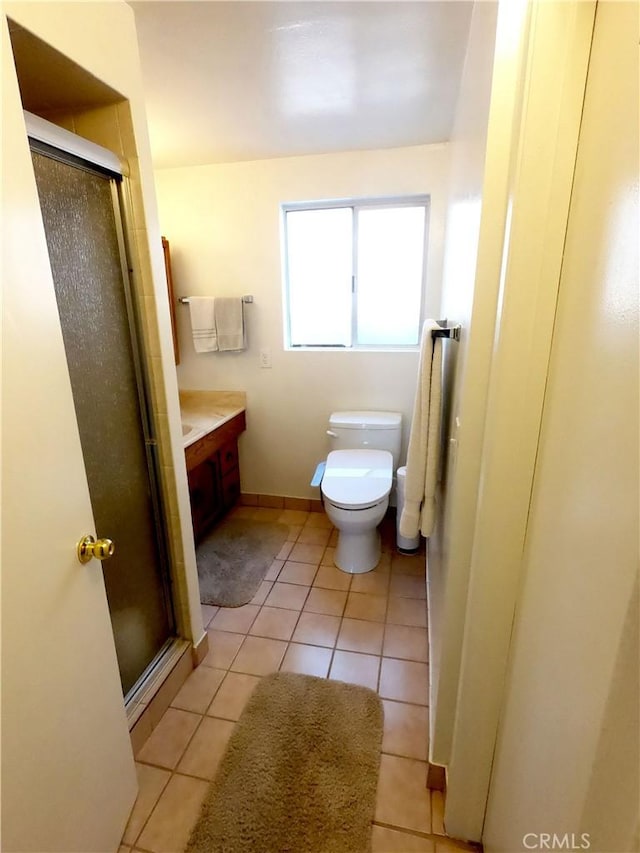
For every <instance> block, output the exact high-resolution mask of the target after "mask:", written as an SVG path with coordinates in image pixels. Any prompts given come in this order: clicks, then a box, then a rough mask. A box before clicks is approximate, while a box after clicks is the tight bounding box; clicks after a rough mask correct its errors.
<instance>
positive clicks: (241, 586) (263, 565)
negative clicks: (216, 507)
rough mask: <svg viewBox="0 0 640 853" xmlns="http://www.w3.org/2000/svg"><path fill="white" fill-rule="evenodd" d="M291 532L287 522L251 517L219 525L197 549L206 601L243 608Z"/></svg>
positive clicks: (200, 577)
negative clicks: (257, 519) (253, 519)
mask: <svg viewBox="0 0 640 853" xmlns="http://www.w3.org/2000/svg"><path fill="white" fill-rule="evenodd" d="M288 533H289V528H288V527H287V526H286V525H285V524H276V523H273V522H268V521H252V520H251V519H241V520H240V519H239V520H237V521H234V520H232V519H230V520H227V521H223V522H222V523H221V524H219V525H218V526H217V527H215V528H214V529H213V530H212V531H211V533H209V534H208V535H207V536H205V538H204V539H203V540H202V542H200V544H199V545H198V547H197V549H196V561H197V564H198V578H199V580H200V601H201V602H202V604H217V605H219V606H220V607H240V606H241V605H242V604H246V603H247V602H248V601H251V599H252V598H253V596H254V595H255V594H256V592H257V591H258V587H259V586H260V583H261V582H262V581H263V580H264V576H265V575H266V573H267V572H268V571H269V566H270V565H271V563H272V562H273V560H274V559H275V556H276V554H277V553H278V552H279V551H280V549H281V548H282V546H283V545H284V543H285V542H286V541H287V535H288Z"/></svg>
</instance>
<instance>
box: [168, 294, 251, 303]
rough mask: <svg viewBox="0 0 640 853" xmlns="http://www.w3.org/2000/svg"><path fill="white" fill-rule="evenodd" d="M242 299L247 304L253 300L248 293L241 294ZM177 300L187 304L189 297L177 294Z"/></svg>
mask: <svg viewBox="0 0 640 853" xmlns="http://www.w3.org/2000/svg"><path fill="white" fill-rule="evenodd" d="M242 301H243V302H244V303H245V304H247V303H249V302H253V296H251V295H249V296H243V297H242ZM178 302H180V303H181V304H182V305H188V304H189V297H188V296H179V297H178Z"/></svg>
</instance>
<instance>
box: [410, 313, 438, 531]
mask: <svg viewBox="0 0 640 853" xmlns="http://www.w3.org/2000/svg"><path fill="white" fill-rule="evenodd" d="M438 328H440V327H439V326H438V324H437V323H436V322H435V321H434V320H426V321H425V324H424V326H423V327H422V339H421V342H420V365H419V367H418V382H417V386H416V396H415V401H414V404H413V417H412V419H411V432H410V434H409V450H408V452H407V476H406V480H405V503H404V509H403V511H402V515H401V516H400V535H401V536H406V537H407V538H408V539H412V538H414V537H415V536H417V535H418V533H422V535H423V536H427V537H428V536H430V535H431V533H432V532H433V526H434V522H435V496H436V480H437V475H438V459H439V455H440V399H441V396H442V375H441V374H442V340H441V339H440V338H434V337H433V336H432V334H431V330H432V329H438Z"/></svg>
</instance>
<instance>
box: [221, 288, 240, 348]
mask: <svg viewBox="0 0 640 853" xmlns="http://www.w3.org/2000/svg"><path fill="white" fill-rule="evenodd" d="M215 318H216V332H217V335H218V349H219V350H220V351H221V352H223V351H233V350H236V351H237V350H243V349H244V348H245V339H244V316H243V313H242V299H241V298H239V297H235V298H234V297H228V298H227V297H223V298H221V299H216V301H215Z"/></svg>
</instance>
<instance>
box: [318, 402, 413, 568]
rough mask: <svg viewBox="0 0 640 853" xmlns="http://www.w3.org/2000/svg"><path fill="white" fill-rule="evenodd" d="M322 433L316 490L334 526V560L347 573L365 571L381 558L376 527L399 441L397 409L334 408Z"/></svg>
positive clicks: (384, 506)
mask: <svg viewBox="0 0 640 853" xmlns="http://www.w3.org/2000/svg"><path fill="white" fill-rule="evenodd" d="M327 434H328V435H329V436H330V437H331V442H332V447H333V449H332V450H331V452H330V453H329V456H328V457H327V462H326V467H325V470H324V475H323V477H322V483H321V491H322V496H323V499H324V508H325V510H326V513H327V515H328V516H329V519H330V520H331V521H332V523H333V524H334V525H335V527H337V528H338V545H337V548H336V555H335V558H334V562H335V564H336V566H337V567H338V568H339V569H342V570H343V571H344V572H350V573H351V574H362V573H363V572H370V571H371V570H372V569H374V568H375V567H376V565H377V564H378V561H379V559H380V534H379V533H378V530H377V527H378V525H379V524H380V522H381V521H382V519H383V518H384V515H385V512H386V510H387V507H388V505H389V493H390V491H391V486H392V485H393V472H394V471H395V469H396V467H397V465H398V457H399V455H400V445H401V441H402V415H401V414H400V413H399V412H334V413H333V414H332V415H331V417H330V419H329V429H328V430H327Z"/></svg>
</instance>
